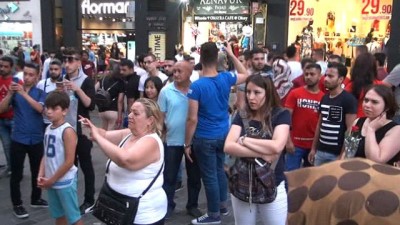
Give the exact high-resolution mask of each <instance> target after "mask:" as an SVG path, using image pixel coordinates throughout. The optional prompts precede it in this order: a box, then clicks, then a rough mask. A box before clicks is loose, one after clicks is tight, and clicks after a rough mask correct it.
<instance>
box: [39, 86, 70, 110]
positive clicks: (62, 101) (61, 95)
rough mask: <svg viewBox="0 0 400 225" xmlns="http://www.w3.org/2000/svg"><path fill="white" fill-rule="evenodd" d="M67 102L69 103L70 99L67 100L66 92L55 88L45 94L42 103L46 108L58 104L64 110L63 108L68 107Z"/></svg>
mask: <svg viewBox="0 0 400 225" xmlns="http://www.w3.org/2000/svg"><path fill="white" fill-rule="evenodd" d="M69 103H70V101H69V96H68V94H67V93H66V92H64V91H57V90H56V91H52V92H50V93H49V94H48V95H47V97H46V101H45V102H44V105H45V106H46V107H47V108H55V107H57V106H60V107H61V108H62V109H63V110H64V109H68V107H69Z"/></svg>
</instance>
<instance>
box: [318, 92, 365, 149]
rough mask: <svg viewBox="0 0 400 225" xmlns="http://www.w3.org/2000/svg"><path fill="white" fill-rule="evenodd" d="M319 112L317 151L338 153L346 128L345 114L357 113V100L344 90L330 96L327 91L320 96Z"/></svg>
mask: <svg viewBox="0 0 400 225" xmlns="http://www.w3.org/2000/svg"><path fill="white" fill-rule="evenodd" d="M319 112H320V113H321V116H322V121H321V124H320V128H319V132H320V134H319V138H318V146H317V149H318V151H323V152H328V153H331V154H335V155H339V154H340V152H341V150H342V146H343V141H344V133H345V131H346V129H347V126H346V114H356V113H357V100H356V99H355V98H354V96H353V95H352V94H350V93H348V92H346V91H342V93H340V94H339V95H338V96H336V97H334V98H331V97H329V93H327V94H325V95H324V97H322V99H321V102H320V105H319Z"/></svg>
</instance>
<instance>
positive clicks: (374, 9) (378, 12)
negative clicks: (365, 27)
mask: <svg viewBox="0 0 400 225" xmlns="http://www.w3.org/2000/svg"><path fill="white" fill-rule="evenodd" d="M391 15H392V0H363V1H362V6H361V18H362V20H389V19H390V18H391Z"/></svg>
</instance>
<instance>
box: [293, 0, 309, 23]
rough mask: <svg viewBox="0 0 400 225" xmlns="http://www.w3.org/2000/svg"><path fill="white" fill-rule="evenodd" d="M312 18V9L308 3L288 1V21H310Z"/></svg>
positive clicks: (299, 0)
mask: <svg viewBox="0 0 400 225" xmlns="http://www.w3.org/2000/svg"><path fill="white" fill-rule="evenodd" d="M313 16H314V7H313V6H312V3H311V2H310V1H305V0H290V3H289V20H290V21H301V20H307V21H308V20H311V19H312V18H313Z"/></svg>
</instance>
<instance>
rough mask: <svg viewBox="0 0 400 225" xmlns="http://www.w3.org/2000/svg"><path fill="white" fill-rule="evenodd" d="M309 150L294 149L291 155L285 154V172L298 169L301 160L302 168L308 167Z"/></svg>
mask: <svg viewBox="0 0 400 225" xmlns="http://www.w3.org/2000/svg"><path fill="white" fill-rule="evenodd" d="M309 153H310V149H305V148H300V147H295V148H294V152H293V153H288V152H287V153H286V171H291V170H295V169H300V167H301V160H303V167H309V166H311V164H310V163H309V162H308V154H309Z"/></svg>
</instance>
